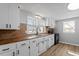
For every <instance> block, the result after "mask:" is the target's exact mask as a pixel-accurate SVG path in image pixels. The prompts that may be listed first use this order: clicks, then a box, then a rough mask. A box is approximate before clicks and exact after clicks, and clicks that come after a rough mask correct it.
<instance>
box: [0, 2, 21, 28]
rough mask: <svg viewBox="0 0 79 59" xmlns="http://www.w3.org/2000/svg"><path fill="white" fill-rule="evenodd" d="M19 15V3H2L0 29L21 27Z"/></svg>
mask: <svg viewBox="0 0 79 59" xmlns="http://www.w3.org/2000/svg"><path fill="white" fill-rule="evenodd" d="M19 15H20V14H19V8H18V5H17V4H13V3H12V4H8V3H2V4H0V29H19V28H18V26H19V25H20V24H19V23H20V16H19Z"/></svg>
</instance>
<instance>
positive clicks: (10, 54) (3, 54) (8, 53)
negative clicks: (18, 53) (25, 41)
mask: <svg viewBox="0 0 79 59" xmlns="http://www.w3.org/2000/svg"><path fill="white" fill-rule="evenodd" d="M0 56H15V51H9V52H6V53H2V54H0Z"/></svg>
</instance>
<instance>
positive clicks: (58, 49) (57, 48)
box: [40, 43, 79, 56]
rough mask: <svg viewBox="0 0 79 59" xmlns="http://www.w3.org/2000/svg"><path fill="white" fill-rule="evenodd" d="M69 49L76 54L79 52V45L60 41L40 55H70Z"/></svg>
mask: <svg viewBox="0 0 79 59" xmlns="http://www.w3.org/2000/svg"><path fill="white" fill-rule="evenodd" d="M68 51H69V52H73V53H75V54H79V46H74V45H69V44H63V43H59V44H57V45H54V46H52V47H51V48H49V49H48V50H47V51H46V52H44V53H43V54H41V55H40V56H70V55H67V52H68Z"/></svg>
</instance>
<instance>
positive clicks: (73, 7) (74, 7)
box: [68, 3, 79, 10]
mask: <svg viewBox="0 0 79 59" xmlns="http://www.w3.org/2000/svg"><path fill="white" fill-rule="evenodd" d="M68 9H69V10H77V9H79V3H70V4H69V5H68Z"/></svg>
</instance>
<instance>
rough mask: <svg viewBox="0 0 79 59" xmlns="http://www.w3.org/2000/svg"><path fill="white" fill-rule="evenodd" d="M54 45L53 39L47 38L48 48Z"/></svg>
mask: <svg viewBox="0 0 79 59" xmlns="http://www.w3.org/2000/svg"><path fill="white" fill-rule="evenodd" d="M53 44H54V39H53V38H51V37H50V38H49V48H50V47H51V46H52V45H53Z"/></svg>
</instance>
